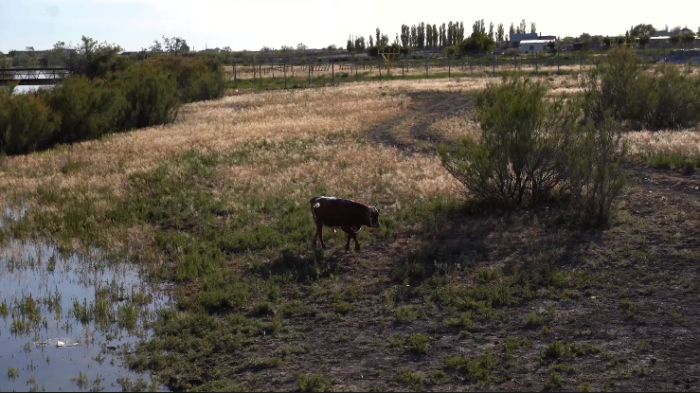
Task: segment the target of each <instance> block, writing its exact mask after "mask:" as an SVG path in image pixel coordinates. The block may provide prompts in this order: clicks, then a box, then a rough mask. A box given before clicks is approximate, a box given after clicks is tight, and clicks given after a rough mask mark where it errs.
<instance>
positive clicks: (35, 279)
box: [0, 240, 170, 391]
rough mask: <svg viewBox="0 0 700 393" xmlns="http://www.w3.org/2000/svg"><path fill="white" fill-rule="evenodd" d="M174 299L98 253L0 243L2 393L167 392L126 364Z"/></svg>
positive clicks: (129, 266) (129, 267) (36, 244)
mask: <svg viewBox="0 0 700 393" xmlns="http://www.w3.org/2000/svg"><path fill="white" fill-rule="evenodd" d="M169 303H170V299H169V298H168V297H167V296H166V295H165V294H164V292H163V291H161V290H159V289H158V288H156V287H154V286H153V285H152V284H149V283H147V282H145V281H144V280H142V279H141V277H140V274H139V271H138V269H137V268H136V267H135V266H134V265H132V264H128V263H114V262H109V261H108V260H107V259H106V258H105V257H104V255H102V253H101V252H100V251H99V250H93V251H90V252H89V253H88V255H78V254H75V253H69V254H65V253H61V252H60V251H59V250H58V249H57V248H56V247H55V246H53V245H51V244H49V243H41V242H21V241H17V240H10V241H8V242H5V243H4V244H0V391H9V390H18V391H22V390H25V391H26V390H51V391H56V390H65V391H73V390H83V391H86V390H92V391H95V390H105V391H113V390H122V389H126V390H132V389H156V390H165V389H164V387H162V386H158V385H156V384H153V383H152V380H151V377H150V375H141V374H137V373H135V372H133V371H131V370H129V369H128V368H127V367H126V366H125V365H123V362H122V358H123V354H124V353H127V352H129V351H131V350H133V348H134V346H135V344H136V343H138V342H139V341H140V340H142V339H144V338H146V337H148V335H149V334H150V330H149V328H148V325H149V323H150V322H151V321H153V320H154V318H155V317H156V310H158V309H160V308H163V307H166V306H167V305H168V304H169Z"/></svg>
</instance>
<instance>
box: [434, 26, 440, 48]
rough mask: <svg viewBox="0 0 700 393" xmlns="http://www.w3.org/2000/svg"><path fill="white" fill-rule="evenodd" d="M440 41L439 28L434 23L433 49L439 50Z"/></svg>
mask: <svg viewBox="0 0 700 393" xmlns="http://www.w3.org/2000/svg"><path fill="white" fill-rule="evenodd" d="M439 41H440V32H439V31H438V27H437V25H436V24H435V23H433V45H432V47H433V48H437V47H438V46H439Z"/></svg>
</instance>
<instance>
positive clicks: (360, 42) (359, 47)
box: [355, 37, 365, 52]
mask: <svg viewBox="0 0 700 393" xmlns="http://www.w3.org/2000/svg"><path fill="white" fill-rule="evenodd" d="M355 50H356V51H358V52H361V51H364V50H365V37H358V38H355Z"/></svg>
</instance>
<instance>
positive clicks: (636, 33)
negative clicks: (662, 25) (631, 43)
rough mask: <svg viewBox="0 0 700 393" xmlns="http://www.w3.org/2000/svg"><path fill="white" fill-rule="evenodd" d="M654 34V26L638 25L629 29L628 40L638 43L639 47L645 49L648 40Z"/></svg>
mask: <svg viewBox="0 0 700 393" xmlns="http://www.w3.org/2000/svg"><path fill="white" fill-rule="evenodd" d="M655 32H656V29H655V28H654V26H652V25H650V24H643V23H640V24H638V25H637V26H634V27H632V28H631V29H630V32H629V33H630V38H631V39H633V40H636V41H637V42H639V46H641V47H642V48H643V47H645V46H646V45H647V44H648V43H649V41H650V39H651V35H652V34H654V33H655Z"/></svg>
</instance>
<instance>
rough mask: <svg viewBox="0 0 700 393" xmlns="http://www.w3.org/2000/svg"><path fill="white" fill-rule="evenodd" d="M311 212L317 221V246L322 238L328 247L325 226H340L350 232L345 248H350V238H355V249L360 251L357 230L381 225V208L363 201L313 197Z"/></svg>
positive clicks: (314, 244)
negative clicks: (365, 203) (324, 237)
mask: <svg viewBox="0 0 700 393" xmlns="http://www.w3.org/2000/svg"><path fill="white" fill-rule="evenodd" d="M310 203H311V214H312V215H313V217H314V222H315V223H316V235H315V236H314V242H313V246H314V248H316V239H321V246H322V247H323V248H326V244H325V243H324V242H323V226H324V225H325V226H327V227H340V229H342V230H343V231H344V232H345V233H347V234H348V241H347V243H346V244H345V250H349V249H350V239H353V240H355V250H356V251H360V244H359V243H358V242H357V232H359V231H360V229H362V226H363V225H365V226H368V227H372V228H377V227H379V209H377V208H376V207H374V206H367V205H364V204H362V203H358V202H355V201H350V200H347V199H340V198H335V197H328V196H318V197H314V198H311V201H310Z"/></svg>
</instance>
